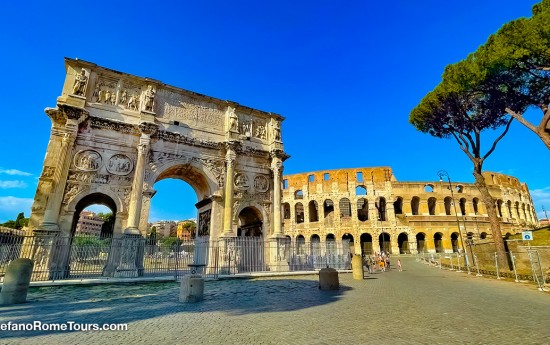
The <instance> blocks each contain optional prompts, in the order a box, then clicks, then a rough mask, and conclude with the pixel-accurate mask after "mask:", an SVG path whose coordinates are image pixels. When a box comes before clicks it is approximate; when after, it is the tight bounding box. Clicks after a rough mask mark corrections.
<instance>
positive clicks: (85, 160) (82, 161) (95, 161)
mask: <svg viewBox="0 0 550 345" xmlns="http://www.w3.org/2000/svg"><path fill="white" fill-rule="evenodd" d="M101 161H102V159H101V155H100V154H99V152H97V151H94V150H84V151H80V152H78V153H77V154H76V155H75V156H74V165H75V167H77V168H78V169H79V170H82V171H97V170H99V168H101Z"/></svg>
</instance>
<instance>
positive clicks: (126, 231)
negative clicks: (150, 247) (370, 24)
mask: <svg viewBox="0 0 550 345" xmlns="http://www.w3.org/2000/svg"><path fill="white" fill-rule="evenodd" d="M124 235H135V236H141V231H139V229H138V228H137V227H135V226H131V227H128V228H126V229H124Z"/></svg>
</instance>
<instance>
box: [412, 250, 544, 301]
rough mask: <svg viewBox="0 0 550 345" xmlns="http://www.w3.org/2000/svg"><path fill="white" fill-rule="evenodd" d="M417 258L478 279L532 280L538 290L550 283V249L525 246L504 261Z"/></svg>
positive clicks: (481, 256) (480, 256)
mask: <svg viewBox="0 0 550 345" xmlns="http://www.w3.org/2000/svg"><path fill="white" fill-rule="evenodd" d="M417 259H418V260H422V261H424V262H425V263H428V264H431V265H433V266H436V267H439V268H442V269H443V268H445V269H449V270H455V271H464V272H468V273H471V274H476V275H478V276H484V275H489V276H494V277H496V278H497V279H502V278H511V279H513V280H514V281H516V282H521V281H532V282H534V283H535V284H537V286H538V288H539V290H541V291H542V290H544V291H546V290H547V287H545V286H546V285H548V284H550V247H549V246H538V247H527V246H526V247H522V246H519V247H518V248H517V249H516V251H513V252H512V251H510V252H507V253H505V260H504V262H502V261H501V260H499V258H498V253H496V252H492V253H473V252H472V253H467V255H464V253H460V254H459V253H419V254H417Z"/></svg>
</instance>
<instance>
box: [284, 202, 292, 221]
mask: <svg viewBox="0 0 550 345" xmlns="http://www.w3.org/2000/svg"><path fill="white" fill-rule="evenodd" d="M283 218H284V219H290V204H289V203H288V202H285V203H284V204H283Z"/></svg>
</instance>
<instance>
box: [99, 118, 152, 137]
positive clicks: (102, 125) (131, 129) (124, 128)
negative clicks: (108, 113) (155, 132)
mask: <svg viewBox="0 0 550 345" xmlns="http://www.w3.org/2000/svg"><path fill="white" fill-rule="evenodd" d="M90 125H91V126H92V128H96V129H110V130H113V131H117V132H119V133H121V134H132V135H139V134H140V133H141V132H140V131H139V129H138V128H137V126H134V125H131V124H127V123H124V122H120V121H115V120H110V119H105V118H100V117H94V116H90Z"/></svg>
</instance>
